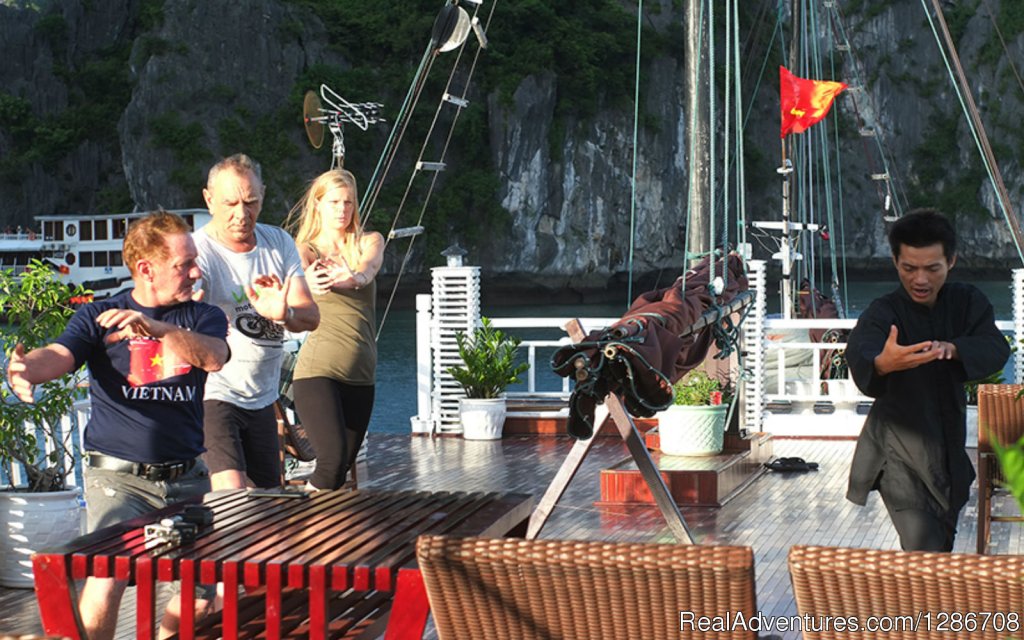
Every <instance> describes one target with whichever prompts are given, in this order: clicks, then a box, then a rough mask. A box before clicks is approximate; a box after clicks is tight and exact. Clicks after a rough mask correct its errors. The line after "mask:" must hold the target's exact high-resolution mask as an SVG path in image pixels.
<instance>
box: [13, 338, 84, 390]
mask: <svg viewBox="0 0 1024 640" xmlns="http://www.w3.org/2000/svg"><path fill="white" fill-rule="evenodd" d="M74 368H75V357H74V356H73V355H72V354H71V351H70V350H68V348H67V347H65V346H64V345H60V344H49V345H47V346H45V347H40V348H39V349H33V350H32V351H29V352H27V353H26V352H25V345H22V344H18V345H15V347H14V351H13V352H12V353H11V359H10V361H9V362H8V363H7V382H8V384H10V385H11V390H12V391H14V395H16V396H18V398H20V399H21V400H22V401H24V402H32V401H33V398H32V387H33V385H37V384H41V383H43V382H49V381H50V380H55V379H57V378H59V377H61V376H62V375H64V374H65V373H71V372H72V371H73V370H74Z"/></svg>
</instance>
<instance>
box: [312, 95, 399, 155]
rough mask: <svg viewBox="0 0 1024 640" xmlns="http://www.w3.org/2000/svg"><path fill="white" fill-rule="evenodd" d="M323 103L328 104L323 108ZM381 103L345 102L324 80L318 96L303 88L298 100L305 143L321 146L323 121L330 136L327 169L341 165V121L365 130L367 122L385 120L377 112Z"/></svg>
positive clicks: (322, 141)
mask: <svg viewBox="0 0 1024 640" xmlns="http://www.w3.org/2000/svg"><path fill="white" fill-rule="evenodd" d="M321 100H322V101H323V103H321ZM323 104H326V105H327V106H328V107H330V108H328V109H325V108H324V107H323ZM383 107H384V105H382V104H381V103H379V102H357V103H353V102H349V101H348V100H346V99H345V98H343V97H341V96H340V95H339V94H338V93H337V92H336V91H334V90H333V89H331V88H330V87H328V86H327V85H326V84H321V85H320V97H319V98H317V95H316V93H314V92H313V91H307V92H306V97H305V99H304V100H303V104H302V120H303V123H304V124H305V127H306V136H307V137H308V138H309V143H310V144H311V145H313V148H315V149H319V148H320V147H321V146H323V143H324V125H327V129H328V130H329V131H330V132H331V138H332V139H333V141H332V143H331V169H341V168H342V167H343V166H344V164H345V134H344V131H343V130H342V125H343V124H354V125H355V126H357V127H359V128H360V129H362V130H363V131H366V130H367V128H369V126H370V125H371V124H376V123H378V122H385V120H384V117H383V116H382V115H380V110H381V109H382V108H383Z"/></svg>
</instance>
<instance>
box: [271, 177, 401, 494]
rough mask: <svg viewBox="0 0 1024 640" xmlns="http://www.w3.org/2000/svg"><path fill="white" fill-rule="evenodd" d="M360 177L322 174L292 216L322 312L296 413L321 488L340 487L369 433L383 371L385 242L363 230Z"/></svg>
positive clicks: (298, 379) (306, 349)
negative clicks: (380, 332) (380, 300)
mask: <svg viewBox="0 0 1024 640" xmlns="http://www.w3.org/2000/svg"><path fill="white" fill-rule="evenodd" d="M358 200H359V198H358V189H357V186H356V179H355V176H353V175H352V174H351V173H350V172H348V171H344V170H334V171H328V172H327V173H324V174H321V175H320V176H319V177H317V178H316V179H315V180H313V183H312V184H311V185H310V186H309V189H308V190H307V191H306V193H305V195H304V196H303V197H302V199H301V200H300V201H299V203H298V204H297V205H296V206H295V208H294V209H293V210H292V212H291V215H290V216H289V220H290V221H291V224H292V226H293V227H294V228H295V244H296V245H297V247H298V250H299V256H300V257H301V258H302V267H303V269H304V270H305V272H306V280H307V282H308V283H309V288H310V290H311V291H312V292H313V298H314V300H315V301H316V303H317V304H318V305H319V306H320V326H319V327H317V329H316V330H315V331H313V332H311V333H310V334H309V336H308V337H307V338H306V341H305V343H304V344H303V345H302V349H301V350H300V351H299V358H298V361H297V363H296V365H295V373H294V377H293V386H292V390H293V392H294V394H295V410H296V412H297V414H298V418H299V420H300V421H301V422H302V425H303V426H304V427H305V429H306V432H307V434H308V435H309V439H310V442H311V443H312V444H313V449H314V450H315V451H316V470H315V471H314V472H313V475H312V476H311V477H310V480H309V484H310V486H311V488H314V489H337V488H339V487H341V486H342V484H344V482H345V477H346V475H347V473H348V470H349V468H350V467H351V465H352V464H354V462H355V458H356V454H357V453H358V452H359V447H360V445H361V444H362V442H363V438H364V437H365V435H366V429H367V427H368V426H369V422H370V413H371V412H372V410H373V398H374V384H375V376H376V367H377V342H376V339H375V337H374V333H375V329H376V326H377V320H376V313H375V298H376V292H377V287H376V282H375V279H376V275H377V271H378V270H379V269H380V266H381V263H382V262H383V259H384V238H383V237H382V236H381V234H379V233H376V232H363V230H362V228H361V224H360V220H359V204H358Z"/></svg>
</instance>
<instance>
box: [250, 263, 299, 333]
mask: <svg viewBox="0 0 1024 640" xmlns="http://www.w3.org/2000/svg"><path fill="white" fill-rule="evenodd" d="M288 286H289V283H287V282H286V283H284V284H282V283H281V279H280V278H278V277H277V276H276V275H270V276H266V275H263V276H257V277H256V279H255V280H253V281H252V284H250V285H246V287H245V295H247V296H249V302H251V303H252V306H253V309H256V313H258V314H260V315H261V316H263V317H264V318H266V319H267V320H273V321H274V322H284V321H285V320H286V319H287V318H288Z"/></svg>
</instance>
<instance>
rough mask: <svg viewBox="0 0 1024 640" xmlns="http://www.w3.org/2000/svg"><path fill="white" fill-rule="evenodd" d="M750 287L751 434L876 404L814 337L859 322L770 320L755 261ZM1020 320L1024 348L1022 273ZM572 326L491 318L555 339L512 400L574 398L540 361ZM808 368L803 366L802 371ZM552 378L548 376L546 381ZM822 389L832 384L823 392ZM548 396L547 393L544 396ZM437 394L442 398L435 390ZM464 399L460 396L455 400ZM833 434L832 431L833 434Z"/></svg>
mask: <svg viewBox="0 0 1024 640" xmlns="http://www.w3.org/2000/svg"><path fill="white" fill-rule="evenodd" d="M750 266H751V274H750V277H751V287H752V289H754V290H755V291H756V292H757V295H755V300H754V302H753V304H754V306H755V309H754V310H753V312H752V313H751V314H750V315H749V316H748V318H747V320H746V321H745V324H746V325H747V326H745V327H744V346H743V350H744V352H745V353H744V361H743V366H744V369H745V370H746V371H747V374H748V375H747V379H746V380H745V381H744V383H743V394H742V396H741V399H742V402H743V406H742V409H741V410H742V414H741V415H743V419H744V426H745V427H747V428H748V429H753V430H761V427H762V424H763V421H764V418H765V416H766V415H769V412H768V408H767V407H768V404H769V403H774V402H780V401H783V402H789V403H803V404H806V405H808V406H809V405H811V404H815V403H839V402H843V403H847V404H850V405H855V404H858V403H864V402H870V401H871V398H869V397H867V396H864V395H862V394H861V393H860V392H859V391H858V390H857V388H856V386H855V385H854V384H853V381H852V380H851V379H850V378H849V377H848V376H847V377H846V378H845V379H843V378H841V379H834V378H832V379H822V377H821V370H822V367H821V363H822V358H823V357H824V355H823V354H824V353H825V352H828V351H839V350H842V349H845V348H846V343H845V342H822V341H818V342H815V341H812V340H811V339H810V336H809V331H810V330H813V329H823V330H828V329H834V330H849V329H852V328H853V327H854V326H855V324H856V320H854V319H814V320H802V319H793V320H784V319H781V318H767V317H765V314H764V308H763V307H764V305H763V300H764V293H763V291H764V282H763V280H764V279H763V275H764V274H763V268H760V269H759V268H758V266H759V263H758V261H751V264H750ZM420 298H423V299H424V300H423V301H419V300H418V301H417V309H418V310H419V311H418V314H417V336H418V338H417V344H418V345H419V346H418V348H417V354H418V356H417V357H418V365H417V377H418V380H417V386H418V396H419V398H420V401H419V410H420V413H419V416H417V417H416V418H414V419H413V430H414V431H417V430H418V429H417V425H419V430H429V425H430V421H431V420H432V419H433V418H432V417H431V416H430V413H429V404H428V403H427V402H426V400H428V399H429V398H430V393H431V389H432V386H431V384H432V381H431V379H430V370H431V367H430V363H429V362H427V363H424V361H423V358H424V357H427V358H429V351H428V350H425V349H423V348H422V345H423V344H429V340H430V335H431V333H430V332H431V326H432V324H431V323H432V322H433V321H432V319H431V317H430V308H431V305H430V296H420ZM1013 300H1014V303H1013V304H1014V306H1013V316H1014V319H1013V320H1000V321H997V323H996V324H997V326H998V327H999V329H1000V330H1001V331H1003V332H1004V333H1006V334H1007V335H1009V336H1011V337H1012V339H1013V340H1014V343H1015V344H1017V345H1022V344H1024V342H1022V339H1024V270H1020V269H1018V270H1015V271H1014V276H1013ZM571 319H572V318H567V317H556V318H538V317H532V318H499V317H491V318H490V320H491V323H492V324H493V325H494V326H495V327H497V328H501V329H503V330H511V331H516V330H518V331H523V330H529V331H531V332H535V330H549V331H550V335H545V336H544V337H540V338H538V337H529V338H526V339H524V340H523V341H522V343H521V344H520V348H521V349H523V350H525V353H526V355H525V357H526V360H527V362H528V363H529V365H530V367H529V370H528V371H527V373H526V376H525V377H526V382H525V385H526V389H525V390H510V391H509V392H508V396H509V397H512V398H516V397H553V398H566V397H568V395H569V393H570V384H571V382H570V381H569V380H568V379H562V378H558V377H557V376H555V374H554V373H553V372H551V371H550V367H549V366H548V363H547V362H546V361H540V362H539V361H538V352H539V351H540V350H553V349H557V348H559V347H561V346H564V345H567V344H570V342H571V341H570V340H569V338H568V336H566V335H565V333H564V329H563V327H564V326H565V324H566V323H567V322H568V321H569V320H571ZM616 320H618V318H581V321H582V322H583V324H584V328H585V330H586V331H587V332H589V331H592V330H595V329H600V328H603V327H606V326H608V325H610V324H612V323H613V322H615V321H616ZM801 363H802V364H801ZM1022 369H1024V353H1018V354H1016V355H1015V357H1014V359H1013V362H1012V365H1011V367H1010V368H1009V371H1008V372H1007V373H1008V375H1007V377H1008V378H1009V379H1010V380H1011V381H1020V380H1021V379H1022ZM545 372H546V373H545ZM542 375H550V376H552V377H554V378H558V382H557V383H549V384H543V385H542V384H540V383H539V382H538V380H539V376H542ZM823 383H826V384H824V385H823ZM542 389H546V390H542ZM435 393H436V390H435ZM456 393H458V392H456ZM826 431H827V429H826Z"/></svg>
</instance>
